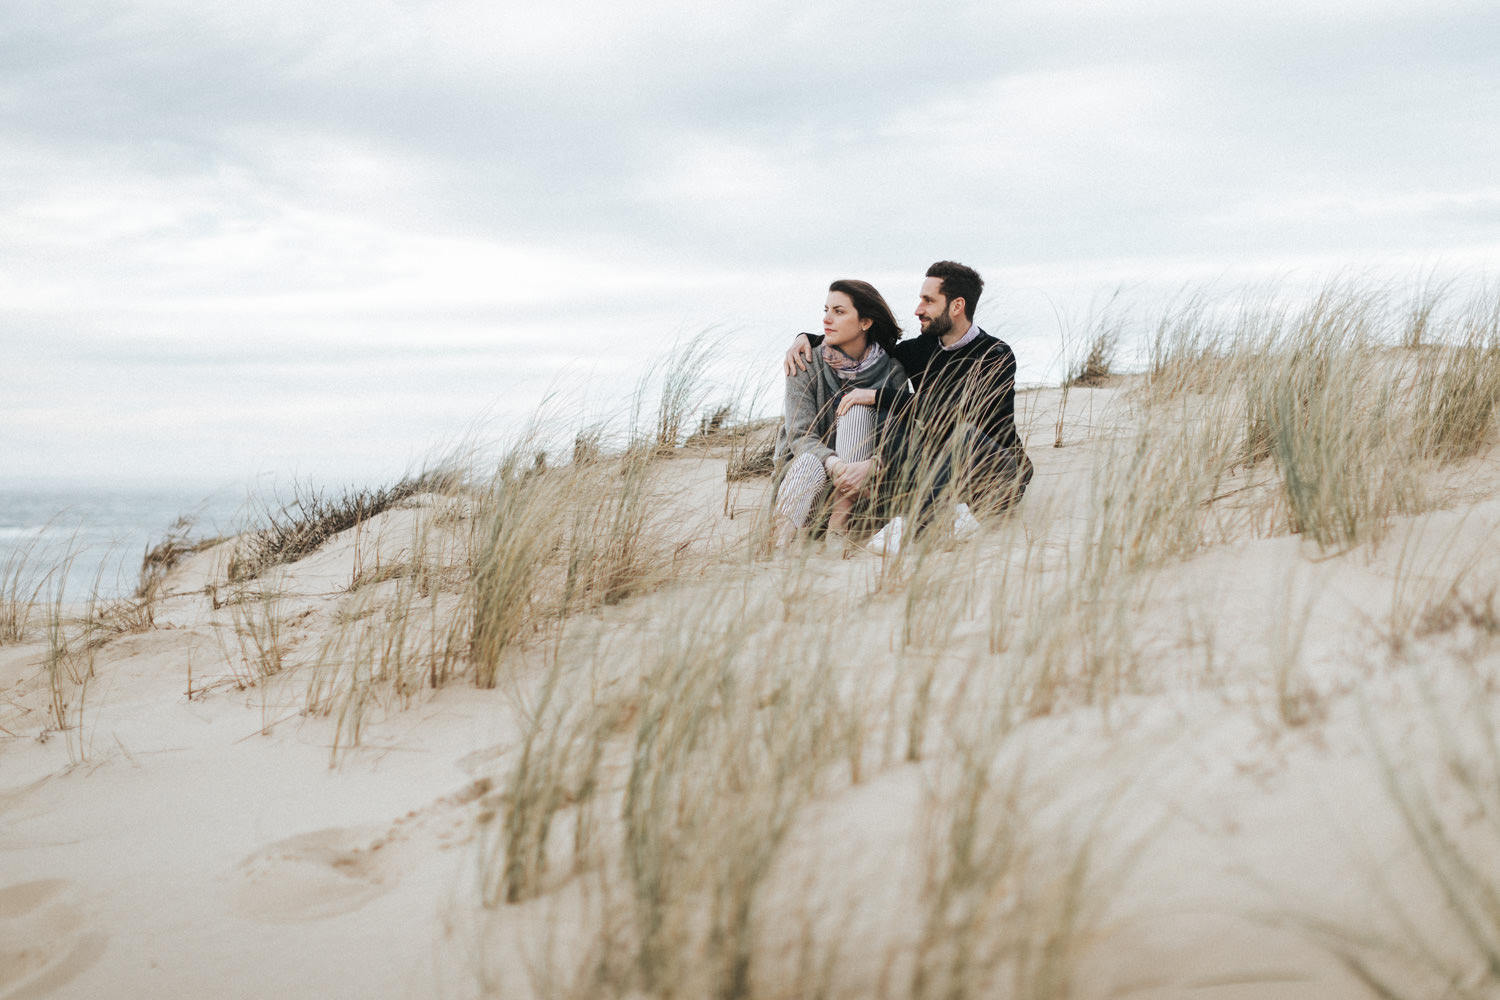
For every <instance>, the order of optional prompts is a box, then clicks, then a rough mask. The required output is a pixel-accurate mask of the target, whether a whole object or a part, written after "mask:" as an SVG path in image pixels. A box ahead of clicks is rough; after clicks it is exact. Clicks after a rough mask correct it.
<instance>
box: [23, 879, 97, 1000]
mask: <svg viewBox="0 0 1500 1000" xmlns="http://www.w3.org/2000/svg"><path fill="white" fill-rule="evenodd" d="M76 896H77V893H76V892H74V891H73V885H72V883H70V882H68V881H66V880H65V879H59V878H45V879H37V880H36V881H33V882H21V883H18V884H16V885H10V886H6V887H4V888H0V1000H29V998H32V997H42V996H46V995H47V994H49V993H51V992H52V991H54V990H56V989H57V988H58V987H60V986H62V985H63V984H64V983H66V982H68V981H69V980H70V979H72V978H73V977H74V976H76V975H78V974H79V973H80V972H83V971H84V970H85V969H87V968H88V967H89V966H91V965H93V964H94V963H95V962H97V961H99V959H100V957H101V956H103V954H104V949H105V946H106V945H107V944H108V942H109V937H108V935H106V934H105V933H104V932H103V931H101V930H98V929H96V928H92V927H90V926H89V924H88V919H87V917H86V916H85V914H84V912H83V910H82V909H81V908H80V907H79V906H78V903H77V900H76Z"/></svg>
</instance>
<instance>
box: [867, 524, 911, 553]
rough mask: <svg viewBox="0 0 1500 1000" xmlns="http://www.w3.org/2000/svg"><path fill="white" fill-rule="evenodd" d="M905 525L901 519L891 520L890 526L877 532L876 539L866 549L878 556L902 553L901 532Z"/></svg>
mask: <svg viewBox="0 0 1500 1000" xmlns="http://www.w3.org/2000/svg"><path fill="white" fill-rule="evenodd" d="M904 529H905V524H904V522H903V521H902V520H901V518H899V517H893V518H891V521H890V523H889V524H887V525H886V526H885V527H884V528H881V529H880V530H879V531H877V532H875V537H874V538H872V539H870V540H869V541H868V542H867V543H865V547H866V548H868V549H869V550H870V551H871V552H873V553H875V554H876V555H877V556H893V555H895V554H896V553H897V552H899V551H901V532H902V531H903V530H904Z"/></svg>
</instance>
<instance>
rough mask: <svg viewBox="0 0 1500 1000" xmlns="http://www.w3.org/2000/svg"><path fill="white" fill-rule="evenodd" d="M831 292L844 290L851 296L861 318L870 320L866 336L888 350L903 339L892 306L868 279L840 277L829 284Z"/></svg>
mask: <svg viewBox="0 0 1500 1000" xmlns="http://www.w3.org/2000/svg"><path fill="white" fill-rule="evenodd" d="M828 290H829V291H830V292H843V293H844V294H845V295H847V296H849V301H850V302H853V303H854V311H855V312H856V313H858V314H859V318H860V319H867V320H870V321H871V323H870V329H868V330H866V331H865V336H866V337H869V338H870V339H871V340H873V341H874V342H875V343H877V344H879V345H880V346H881V347H882V348H883V349H884V350H886V351H887V352H889V351H890V349H891V348H893V347H895V346H896V341H898V340H900V339H901V327H900V325H899V324H897V322H896V317H895V315H894V314H893V313H892V312H891V307H890V306H888V305H886V304H885V299H884V298H882V297H881V295H880V293H879V292H877V291H876V290H875V286H874V285H872V284H870V283H869V282H868V281H856V280H855V279H853V278H840V279H839V280H838V281H835V282H834V283H833V284H831V285H829V286H828Z"/></svg>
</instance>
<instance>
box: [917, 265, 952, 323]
mask: <svg viewBox="0 0 1500 1000" xmlns="http://www.w3.org/2000/svg"><path fill="white" fill-rule="evenodd" d="M948 312H949V310H948V296H946V295H944V294H943V279H942V278H928V279H927V280H926V281H924V282H922V297H921V300H920V301H918V302H917V322H918V323H920V324H921V325H922V332H923V333H930V334H932V336H934V337H941V336H944V335H945V334H947V333H948V331H950V330H952V329H953V319H952V317H950V316H949V315H948Z"/></svg>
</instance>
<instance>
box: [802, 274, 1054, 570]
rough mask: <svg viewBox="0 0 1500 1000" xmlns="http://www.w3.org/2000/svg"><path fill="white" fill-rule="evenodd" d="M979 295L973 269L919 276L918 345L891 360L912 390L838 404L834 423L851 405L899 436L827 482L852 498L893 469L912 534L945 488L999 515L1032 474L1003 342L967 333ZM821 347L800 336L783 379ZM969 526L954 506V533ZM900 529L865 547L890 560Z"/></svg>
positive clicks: (906, 345)
mask: <svg viewBox="0 0 1500 1000" xmlns="http://www.w3.org/2000/svg"><path fill="white" fill-rule="evenodd" d="M983 290H984V281H983V279H981V278H980V277H979V274H978V273H977V272H976V271H975V270H974V269H973V268H971V267H965V266H964V265H963V264H958V263H955V262H953V261H947V260H943V261H938V262H937V263H936V264H933V265H932V266H931V267H929V268H928V269H927V275H926V280H925V281H923V283H922V293H921V299H920V301H919V302H918V303H917V309H916V316H917V320H918V322H919V323H920V324H921V328H922V333H921V336H918V337H913V338H911V339H910V340H902V341H899V342H897V344H896V345H895V347H894V348H893V349H892V351H891V355H892V356H893V357H894V358H895V359H896V360H897V361H899V362H900V363H901V366H902V367H903V368H904V369H906V372H907V374H908V376H909V377H910V384H911V391H910V392H908V391H907V390H906V388H905V387H899V388H898V387H888V388H885V389H880V390H873V389H859V390H854V391H852V392H850V393H848V394H846V395H845V397H844V398H843V400H841V401H840V403H839V413H840V414H843V413H845V412H846V411H847V410H848V409H849V408H850V407H852V406H875V407H877V408H879V409H887V410H892V411H894V414H893V415H894V416H896V417H898V418H899V419H898V420H897V421H895V425H896V426H897V427H899V428H900V431H899V432H898V433H897V434H895V435H892V436H890V437H888V438H887V439H886V441H885V443H884V445H883V447H882V450H881V454H880V455H878V456H876V457H874V458H872V459H870V460H868V461H864V462H849V463H846V464H845V465H844V467H843V469H842V470H841V471H840V472H839V474H838V475H837V476H836V477H835V478H834V483H833V485H834V487H835V488H836V489H837V490H839V491H840V492H841V493H845V494H850V493H856V492H858V491H859V489H860V488H861V487H862V486H863V485H864V482H865V480H866V479H867V478H868V477H869V476H870V474H871V472H872V470H873V469H875V468H876V467H877V466H878V465H884V466H886V467H888V468H891V469H897V470H900V477H901V479H902V480H903V481H904V483H905V485H906V488H907V489H911V490H915V491H916V492H917V493H918V495H919V496H920V497H921V503H920V506H919V508H918V528H919V529H920V528H922V527H925V526H926V524H927V522H928V521H929V520H930V519H931V516H932V513H933V507H934V503H935V501H936V500H937V498H938V497H939V496H940V495H941V494H942V493H943V492H944V491H946V490H949V489H950V488H951V489H952V490H953V492H954V493H955V494H956V495H957V496H961V497H965V498H967V499H969V500H975V501H984V502H985V503H986V504H987V505H989V506H992V507H994V508H995V509H1000V510H1003V509H1007V508H1009V507H1011V506H1013V505H1014V504H1015V503H1016V502H1017V501H1019V500H1020V499H1021V496H1022V495H1023V494H1024V493H1025V491H1026V484H1027V483H1029V482H1030V481H1031V474H1032V466H1031V460H1030V459H1029V458H1027V457H1026V452H1025V449H1024V448H1023V447H1022V445H1021V439H1020V436H1019V435H1018V434H1017V433H1016V423H1015V381H1016V358H1015V355H1014V354H1013V353H1012V352H1011V349H1010V347H1009V346H1007V345H1006V344H1005V342H1004V341H1001V340H998V339H996V338H995V337H992V336H990V335H989V334H987V333H985V332H984V331H983V330H982V329H980V328H979V327H977V326H975V325H974V309H975V307H976V306H977V305H978V304H979V295H980V293H981V292H982V291H983ZM822 339H823V338H821V337H814V336H812V335H811V334H805V333H804V334H799V335H798V336H797V339H796V340H795V341H794V342H793V344H792V348H791V350H789V351H787V355H786V363H785V367H786V373H787V374H788V375H791V374H792V371H793V366H794V365H795V366H796V367H797V368H798V369H801V370H805V369H806V367H807V360H808V358H810V357H811V354H812V348H813V347H815V346H817V345H818V344H820V343H821V342H822ZM955 477H956V478H955ZM968 518H969V515H968V512H967V510H966V509H964V508H962V507H961V509H960V513H959V522H960V524H963V523H965V521H966V519H968ZM899 521H900V519H899V518H897V519H896V521H895V522H893V523H892V525H891V526H890V528H889V529H888V530H883V531H882V532H881V533H880V535H878V536H877V537H876V539H874V540H872V547H874V548H876V549H881V550H885V551H894V549H895V547H896V545H897V544H899V542H895V543H894V544H892V543H893V541H894V539H893V537H892V536H899V534H900V530H901V525H900V524H899ZM967 523H969V524H972V523H973V522H972V519H969V520H968V522H967ZM891 529H893V530H891Z"/></svg>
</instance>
